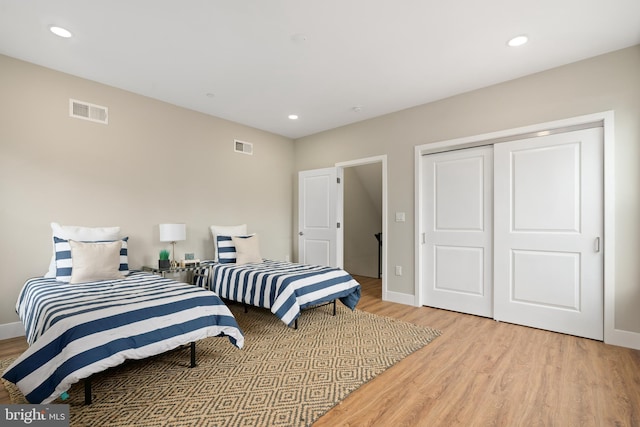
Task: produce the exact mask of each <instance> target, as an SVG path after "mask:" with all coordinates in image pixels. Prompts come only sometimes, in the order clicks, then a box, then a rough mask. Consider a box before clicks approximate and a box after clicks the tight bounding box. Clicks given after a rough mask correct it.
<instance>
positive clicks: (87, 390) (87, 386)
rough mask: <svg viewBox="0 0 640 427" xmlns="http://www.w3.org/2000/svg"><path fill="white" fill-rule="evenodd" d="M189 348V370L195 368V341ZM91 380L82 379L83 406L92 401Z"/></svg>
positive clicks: (89, 378)
mask: <svg viewBox="0 0 640 427" xmlns="http://www.w3.org/2000/svg"><path fill="white" fill-rule="evenodd" d="M189 347H190V349H191V356H190V359H191V360H190V364H189V368H195V367H196V343H195V341H192V342H190V343H189ZM182 348H184V346H183V345H182V346H180V347H178V348H176V349H174V350H169V351H175V350H180V349H182ZM91 378H93V375H92V376H90V377H88V378H85V379H84V404H85V405H91V401H92V396H91Z"/></svg>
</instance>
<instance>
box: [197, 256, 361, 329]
mask: <svg viewBox="0 0 640 427" xmlns="http://www.w3.org/2000/svg"><path fill="white" fill-rule="evenodd" d="M203 269H206V270H207V271H206V272H205V273H204V274H203V273H201V275H202V276H204V277H205V279H204V281H205V282H206V287H207V288H208V289H210V290H212V291H213V292H215V293H216V294H217V295H219V296H220V297H221V298H223V299H225V300H229V301H235V302H238V303H241V304H244V305H246V306H255V307H260V308H265V309H268V310H270V311H271V312H272V313H273V314H274V315H276V316H277V317H278V318H279V319H280V320H282V321H283V322H284V323H285V324H286V325H288V326H294V327H297V320H298V317H299V316H300V314H301V313H302V311H303V310H305V309H308V308H313V307H316V306H319V305H324V304H329V303H333V304H334V315H335V302H336V300H339V301H340V302H342V303H343V304H344V305H345V306H347V307H349V308H350V309H352V310H353V309H354V308H355V306H356V304H357V303H358V301H359V300H360V284H359V283H358V282H357V281H356V280H354V279H353V277H351V275H349V274H348V273H347V272H346V271H344V270H342V269H340V268H332V267H325V266H319V265H304V264H296V263H291V262H280V261H271V260H263V261H262V262H257V263H249V264H235V263H209V264H208V265H207V266H205V267H203ZM202 276H201V277H202ZM199 284H202V283H201V282H200V283H199Z"/></svg>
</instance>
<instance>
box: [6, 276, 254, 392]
mask: <svg viewBox="0 0 640 427" xmlns="http://www.w3.org/2000/svg"><path fill="white" fill-rule="evenodd" d="M16 311H17V313H18V316H19V317H20V320H22V323H23V324H24V326H25V330H26V335H27V341H28V342H29V344H30V346H29V348H28V349H27V350H26V351H25V352H24V353H23V354H22V355H21V356H20V357H19V358H18V359H17V360H16V361H15V362H13V364H11V366H9V367H8V368H7V370H6V371H5V372H4V374H3V378H5V379H7V380H8V381H11V382H13V383H15V384H16V385H17V386H18V388H19V389H20V390H21V391H22V393H23V394H24V395H25V397H26V398H27V400H28V401H29V402H31V403H49V402H51V401H53V400H55V399H56V398H57V397H58V396H59V395H60V394H61V393H63V392H65V391H67V390H68V389H69V388H70V387H71V385H72V384H74V383H76V382H78V381H80V380H81V379H83V378H88V377H90V376H91V375H93V374H95V373H98V372H102V371H104V370H106V369H108V368H111V367H114V366H117V365H120V364H121V363H123V362H124V361H125V360H127V359H143V358H146V357H150V356H154V355H156V354H160V353H164V352H166V351H168V350H171V349H174V348H177V347H179V346H180V345H184V344H188V343H190V342H192V341H197V340H200V339H203V338H206V337H215V336H227V337H228V338H229V340H230V341H231V343H232V344H234V345H235V346H237V347H238V348H242V346H243V345H244V336H243V334H242V331H241V330H240V328H239V327H238V324H237V323H236V320H235V318H234V317H233V314H231V311H229V308H228V307H227V306H226V305H225V304H224V303H223V302H222V300H221V299H220V298H219V297H218V296H217V295H215V294H214V293H213V292H211V291H208V290H205V289H202V288H199V287H197V286H192V285H188V284H185V283H179V282H176V281H174V280H170V279H163V278H161V277H159V276H156V275H152V274H149V273H142V272H132V273H131V274H130V275H129V276H127V277H126V278H125V279H122V280H114V281H100V282H93V283H84V284H68V283H60V282H56V281H55V279H45V278H41V277H40V278H35V279H30V280H28V281H27V282H26V283H25V285H24V286H23V288H22V290H21V291H20V295H19V297H18V302H17V304H16Z"/></svg>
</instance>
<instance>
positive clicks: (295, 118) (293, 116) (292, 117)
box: [289, 114, 298, 120]
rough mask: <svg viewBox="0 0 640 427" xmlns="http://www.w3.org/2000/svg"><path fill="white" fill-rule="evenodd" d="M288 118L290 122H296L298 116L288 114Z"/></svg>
mask: <svg viewBox="0 0 640 427" xmlns="http://www.w3.org/2000/svg"><path fill="white" fill-rule="evenodd" d="M289 118H290V119H291V120H298V115H297V114H289Z"/></svg>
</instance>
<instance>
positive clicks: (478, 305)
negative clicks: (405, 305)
mask: <svg viewBox="0 0 640 427" xmlns="http://www.w3.org/2000/svg"><path fill="white" fill-rule="evenodd" d="M422 161H423V162H424V163H423V170H424V171H425V185H424V189H425V190H424V195H423V200H424V203H425V209H424V218H423V224H424V227H423V230H425V251H424V253H425V257H426V258H425V260H424V263H425V264H424V265H425V268H426V271H427V273H426V277H425V283H424V284H423V286H424V294H425V302H426V305H428V306H431V307H438V308H444V309H447V310H454V311H460V312H464V313H470V314H476V315H479V316H486V317H492V315H493V307H492V306H493V296H492V282H491V275H492V263H493V261H492V248H491V241H492V220H493V219H492V203H493V201H492V187H493V180H492V169H493V165H492V148H491V147H480V148H473V149H467V150H460V151H453V152H447V153H439V154H431V155H427V156H424V157H423V159H422Z"/></svg>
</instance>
